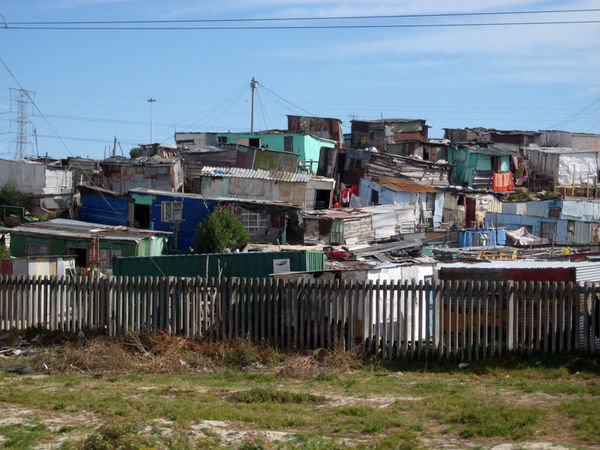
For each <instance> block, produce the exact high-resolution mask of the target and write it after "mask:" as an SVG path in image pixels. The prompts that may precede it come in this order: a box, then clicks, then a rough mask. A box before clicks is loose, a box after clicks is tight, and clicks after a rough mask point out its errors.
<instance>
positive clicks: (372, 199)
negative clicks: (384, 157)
mask: <svg viewBox="0 0 600 450" xmlns="http://www.w3.org/2000/svg"><path fill="white" fill-rule="evenodd" d="M358 193H359V197H360V198H361V199H363V200H364V201H366V202H367V204H369V205H389V204H391V205H402V204H404V205H414V206H416V209H417V211H418V213H417V214H418V216H417V217H418V223H419V224H422V225H426V226H428V227H433V226H434V225H439V224H440V223H441V222H442V211H443V205H444V193H443V192H441V191H439V190H438V189H435V188H434V187H431V186H424V185H422V184H417V183H413V182H410V181H408V180H406V179H404V178H395V177H382V178H379V177H365V178H361V180H360V184H359V187H358Z"/></svg>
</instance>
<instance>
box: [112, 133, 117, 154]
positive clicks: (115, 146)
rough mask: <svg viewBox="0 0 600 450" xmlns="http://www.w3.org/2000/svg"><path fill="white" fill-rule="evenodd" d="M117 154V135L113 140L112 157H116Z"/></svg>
mask: <svg viewBox="0 0 600 450" xmlns="http://www.w3.org/2000/svg"><path fill="white" fill-rule="evenodd" d="M115 156H117V137H116V136H115V140H114V141H113V151H112V157H113V158H114V157H115Z"/></svg>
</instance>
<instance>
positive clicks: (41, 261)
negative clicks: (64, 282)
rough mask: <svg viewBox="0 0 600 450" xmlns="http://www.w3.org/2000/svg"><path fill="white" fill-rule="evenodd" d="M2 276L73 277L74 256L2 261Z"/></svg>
mask: <svg viewBox="0 0 600 450" xmlns="http://www.w3.org/2000/svg"><path fill="white" fill-rule="evenodd" d="M0 275H4V276H9V277H11V276H25V277H43V276H51V277H65V276H69V277H73V276H75V257H74V256H27V257H21V258H9V259H2V260H0Z"/></svg>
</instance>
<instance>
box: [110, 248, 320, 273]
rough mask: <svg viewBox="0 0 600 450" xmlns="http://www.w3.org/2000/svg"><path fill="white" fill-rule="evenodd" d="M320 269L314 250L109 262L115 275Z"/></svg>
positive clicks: (171, 256) (174, 256)
mask: <svg viewBox="0 0 600 450" xmlns="http://www.w3.org/2000/svg"><path fill="white" fill-rule="evenodd" d="M324 268H325V255H324V253H323V252H322V251H317V250H302V251H281V252H248V253H208V254H188V255H163V256H153V257H142V258H138V257H123V258H117V259H115V260H114V262H113V274H114V275H117V276H174V277H205V276H207V275H208V276H209V277H218V276H219V275H221V276H223V277H243V278H257V277H258V278H265V277H269V276H270V275H271V274H274V273H285V272H304V271H315V270H317V271H318V270H324Z"/></svg>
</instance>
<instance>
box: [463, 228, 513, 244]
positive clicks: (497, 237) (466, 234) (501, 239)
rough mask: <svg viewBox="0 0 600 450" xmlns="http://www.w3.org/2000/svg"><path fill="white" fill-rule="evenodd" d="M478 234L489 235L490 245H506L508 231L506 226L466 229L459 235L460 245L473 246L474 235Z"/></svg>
mask: <svg viewBox="0 0 600 450" xmlns="http://www.w3.org/2000/svg"><path fill="white" fill-rule="evenodd" d="M476 234H486V235H487V245H488V247H493V246H496V245H506V232H505V231H504V228H498V229H490V230H465V231H461V232H460V233H459V235H458V246H459V247H460V248H463V247H473V236H474V235H476Z"/></svg>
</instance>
